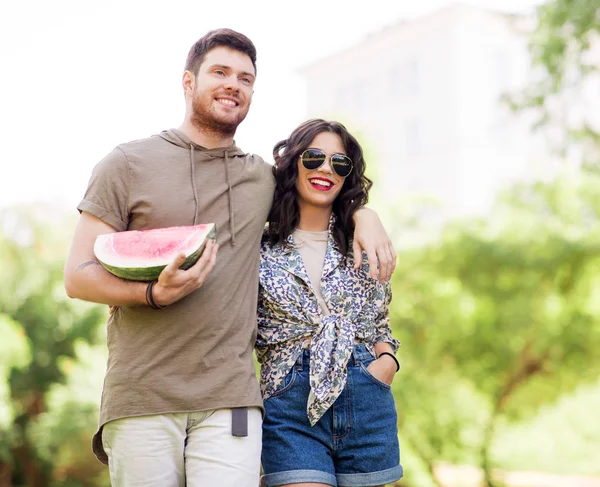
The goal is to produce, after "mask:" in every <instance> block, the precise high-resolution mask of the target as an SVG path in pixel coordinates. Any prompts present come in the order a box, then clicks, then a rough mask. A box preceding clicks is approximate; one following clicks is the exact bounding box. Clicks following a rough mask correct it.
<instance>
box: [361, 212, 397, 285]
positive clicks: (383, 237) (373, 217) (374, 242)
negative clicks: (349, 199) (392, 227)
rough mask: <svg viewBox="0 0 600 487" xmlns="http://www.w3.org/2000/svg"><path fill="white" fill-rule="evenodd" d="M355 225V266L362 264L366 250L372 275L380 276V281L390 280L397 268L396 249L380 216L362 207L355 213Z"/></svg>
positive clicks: (374, 277) (375, 277) (374, 276)
mask: <svg viewBox="0 0 600 487" xmlns="http://www.w3.org/2000/svg"><path fill="white" fill-rule="evenodd" d="M354 225H355V230H354V242H353V249H354V268H355V269H358V268H359V267H360V266H361V264H362V252H363V250H364V251H365V252H366V253H367V258H368V260H369V272H370V275H371V277H372V278H373V279H377V278H378V277H379V282H385V281H388V280H389V279H390V277H391V276H392V273H393V272H394V269H395V268H396V251H395V250H394V246H393V245H392V241H391V239H390V237H389V235H388V234H387V232H386V231H385V228H383V225H382V224H381V220H380V219H379V216H377V213H375V212H374V211H373V210H370V209H369V208H361V209H360V210H357V211H356V212H355V213H354ZM378 266H379V270H378V269H377V268H378Z"/></svg>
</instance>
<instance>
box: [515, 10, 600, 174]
mask: <svg viewBox="0 0 600 487" xmlns="http://www.w3.org/2000/svg"><path fill="white" fill-rule="evenodd" d="M599 33H600V0H549V1H547V2H546V3H545V4H543V5H541V6H540V7H539V8H538V9H537V27H536V28H535V30H534V31H533V33H532V35H531V37H530V52H531V55H532V61H533V66H534V72H535V73H536V79H535V80H534V82H533V83H531V85H530V86H528V87H527V89H526V90H525V91H524V93H521V94H517V95H515V96H513V97H512V105H513V108H514V109H516V110H520V111H523V110H527V109H533V110H534V111H535V112H536V113H538V114H539V120H538V123H537V125H538V127H540V128H544V129H547V130H550V132H551V138H552V139H553V140H555V141H558V142H557V143H556V144H555V147H556V148H557V149H559V150H560V151H561V152H562V153H563V154H568V153H569V151H571V152H573V151H574V150H581V151H582V153H583V154H582V157H583V160H584V163H585V164H586V166H587V167H588V168H593V169H594V170H598V167H600V150H599V149H600V126H598V123H597V121H596V123H594V119H593V113H592V112H591V111H590V110H589V109H588V107H589V104H590V102H591V103H594V102H596V107H597V99H598V95H597V85H598V83H600V77H599V74H600V73H599V71H600V54H599V53H600V38H599V35H598V34H599ZM592 106H593V105H592Z"/></svg>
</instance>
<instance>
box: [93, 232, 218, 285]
mask: <svg viewBox="0 0 600 487" xmlns="http://www.w3.org/2000/svg"><path fill="white" fill-rule="evenodd" d="M209 240H212V241H213V242H216V240H217V227H216V225H215V226H213V228H212V229H211V230H210V232H208V234H207V235H206V238H205V239H204V242H202V245H201V246H200V247H199V248H198V250H196V251H195V252H194V253H192V254H190V255H189V256H188V257H187V259H185V261H184V262H183V264H181V266H179V268H180V269H183V270H187V269H189V268H190V267H192V266H193V265H194V264H195V263H196V262H198V259H199V258H200V256H201V255H202V252H204V248H205V247H206V242H208V241H209ZM100 264H102V266H103V267H104V268H105V269H106V270H107V271H108V272H110V273H111V274H113V275H115V276H117V277H120V278H121V279H126V280H128V281H144V282H150V281H154V280H156V279H158V276H159V274H160V273H161V272H162V271H163V269H164V268H165V267H167V265H166V264H164V265H157V266H152V267H117V266H112V265H110V264H107V263H106V262H102V261H100Z"/></svg>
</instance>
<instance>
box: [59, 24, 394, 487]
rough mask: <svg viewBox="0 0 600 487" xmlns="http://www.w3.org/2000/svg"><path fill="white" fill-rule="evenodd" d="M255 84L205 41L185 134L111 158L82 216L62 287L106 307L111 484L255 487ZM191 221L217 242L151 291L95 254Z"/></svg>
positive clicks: (225, 39)
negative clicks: (129, 233) (245, 130)
mask: <svg viewBox="0 0 600 487" xmlns="http://www.w3.org/2000/svg"><path fill="white" fill-rule="evenodd" d="M255 79H256V50H255V48H254V45H253V44H252V42H251V41H250V40H249V39H248V38H247V37H246V36H244V35H242V34H240V33H238V32H235V31H232V30H230V29H218V30H215V31H211V32H209V33H208V34H206V35H205V36H204V37H202V38H201V39H199V40H198V41H197V42H196V43H195V44H194V46H192V48H191V50H190V52H189V54H188V58H187V62H186V66H185V71H184V74H183V79H182V86H183V91H184V93H185V102H186V113H185V117H184V121H183V123H182V125H181V126H180V127H179V128H178V129H170V130H166V131H164V132H162V133H160V134H158V135H155V136H153V137H149V138H147V139H142V140H136V141H133V142H128V143H125V144H121V145H119V146H118V147H116V148H115V149H114V150H113V151H112V152H110V153H109V154H108V155H107V156H106V157H105V158H104V159H103V160H102V161H101V162H100V163H99V164H98V165H97V166H96V167H95V168H94V171H93V173H92V176H91V179H90V182H89V185H88V188H87V191H86V193H85V196H84V197H83V199H82V201H81V203H80V204H79V206H78V209H79V211H80V212H81V216H80V220H79V223H78V226H77V228H76V231H75V235H74V238H73V243H72V246H71V250H70V252H69V256H68V259H67V263H66V265H65V287H66V289H67V293H68V294H69V296H71V297H73V298H79V299H83V300H86V301H91V302H95V303H103V304H108V305H110V306H111V310H112V312H111V315H110V318H109V321H108V330H107V342H108V353H109V355H108V364H107V369H106V376H105V380H104V389H103V393H102V402H101V407H100V421H99V428H98V432H97V433H96V435H95V436H94V440H93V448H94V452H95V453H96V455H97V456H98V458H99V459H100V460H101V461H102V462H104V463H107V464H108V465H109V468H110V478H111V482H112V484H113V485H114V486H133V485H135V486H156V487H159V486H160V487H170V486H184V485H187V486H190V487H195V486H220V487H228V486H232V487H233V486H235V487H244V486H252V487H256V485H258V481H259V470H260V451H261V424H262V400H261V395H260V391H259V387H258V382H257V380H256V376H255V370H254V364H253V359H252V350H253V346H254V342H255V338H256V305H257V294H258V262H259V249H260V240H261V236H262V232H263V229H264V226H265V222H266V220H267V216H268V213H269V210H270V208H271V203H272V198H273V190H274V179H273V174H272V166H271V165H270V164H268V163H266V162H265V161H263V159H261V158H260V157H258V156H255V155H251V154H246V153H245V152H243V151H242V150H241V149H239V148H238V147H236V145H235V143H234V140H233V137H234V135H235V132H236V129H237V127H238V125H239V124H240V123H241V122H242V121H243V120H244V118H245V117H246V115H247V113H248V110H249V108H250V104H251V102H252V94H253V90H254V82H255ZM364 211H365V213H363V215H365V216H357V218H356V224H357V234H356V238H355V240H356V241H357V242H359V243H361V247H362V248H364V249H365V251H366V252H367V253H368V254H369V253H371V254H372V255H373V259H374V260H375V258H376V257H375V256H377V258H379V264H380V265H379V274H380V277H382V278H389V274H391V272H392V270H393V266H394V263H395V254H394V252H393V248H392V247H391V243H390V242H389V238H388V237H387V234H386V233H385V231H384V230H383V228H382V227H381V224H380V223H379V220H378V218H377V217H376V215H373V214H370V213H369V212H368V210H364ZM199 223H216V227H217V234H218V237H217V244H216V245H210V244H209V245H208V246H207V249H206V251H205V252H204V254H203V256H202V257H201V258H200V260H199V261H198V263H197V264H196V265H194V266H193V267H192V268H190V269H188V270H187V271H184V270H180V269H179V266H180V265H181V264H182V263H183V260H184V258H185V256H184V255H181V256H179V257H178V258H176V259H175V260H174V261H173V262H171V263H170V264H169V266H167V268H166V269H165V270H164V271H163V272H162V273H161V275H160V276H159V278H158V281H157V282H155V283H152V285H148V284H147V283H141V282H132V281H124V280H121V279H119V278H117V277H115V276H113V275H111V274H109V273H108V272H107V271H106V270H104V268H103V267H102V266H101V265H99V263H98V261H97V260H96V258H95V256H94V252H93V245H94V241H95V239H96V237H97V236H98V235H100V234H106V233H111V232H118V231H124V230H142V229H151V228H161V227H170V226H178V225H195V224H199ZM217 250H218V254H219V255H218V259H217ZM374 260H372V262H373V261H374ZM375 272H377V271H375ZM149 293H150V294H151V295H150V296H148V294H149Z"/></svg>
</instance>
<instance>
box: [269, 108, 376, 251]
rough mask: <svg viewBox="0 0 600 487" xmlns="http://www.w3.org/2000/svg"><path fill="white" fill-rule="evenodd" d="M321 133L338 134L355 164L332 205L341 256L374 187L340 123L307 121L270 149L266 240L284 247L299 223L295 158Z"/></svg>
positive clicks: (356, 147)
mask: <svg viewBox="0 0 600 487" xmlns="http://www.w3.org/2000/svg"><path fill="white" fill-rule="evenodd" d="M322 132H332V133H334V134H337V135H338V136H339V137H340V139H342V144H343V146H344V151H345V152H346V155H347V156H348V157H350V159H352V162H353V164H354V167H353V169H352V172H351V173H350V175H349V176H348V177H347V178H346V180H345V181H344V185H343V186H342V189H341V191H340V193H339V194H338V195H337V197H336V198H335V201H334V202H333V213H334V214H335V215H336V217H337V218H336V221H335V226H334V228H333V231H332V235H333V239H334V241H335V242H336V244H337V245H338V247H339V249H340V251H341V253H342V254H343V255H346V253H347V252H348V248H349V246H350V239H351V238H352V236H353V234H354V221H353V220H352V217H353V216H354V212H355V211H356V210H357V209H358V208H360V207H362V206H364V205H366V204H367V201H368V198H369V194H368V193H369V189H371V186H372V185H373V183H372V181H371V180H370V179H369V178H367V177H366V176H365V161H364V159H363V151H362V148H361V146H360V144H359V143H358V141H357V140H356V139H355V138H354V136H353V135H352V134H351V133H350V132H348V130H347V129H346V127H344V126H343V125H342V124H341V123H339V122H330V121H326V120H321V119H313V120H308V121H306V122H304V123H303V124H301V125H300V126H299V127H297V128H296V130H294V131H293V132H292V134H291V135H290V136H289V137H288V138H287V139H285V140H282V141H281V142H278V143H277V144H275V147H274V148H273V158H274V160H275V165H274V166H273V174H274V176H275V194H274V196H273V205H272V206H271V212H270V214H269V219H268V221H269V228H268V230H267V236H268V238H269V240H270V241H271V243H272V244H277V243H282V244H285V242H286V240H287V238H288V236H289V235H290V234H291V233H292V232H293V231H294V230H295V229H296V228H298V224H299V223H300V209H299V207H298V201H297V199H298V192H297V190H296V180H297V179H298V158H299V157H300V155H301V154H302V153H303V152H304V151H305V150H306V149H308V148H309V147H310V143H311V142H312V141H313V139H314V138H315V137H316V136H317V135H319V134H320V133H322Z"/></svg>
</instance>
